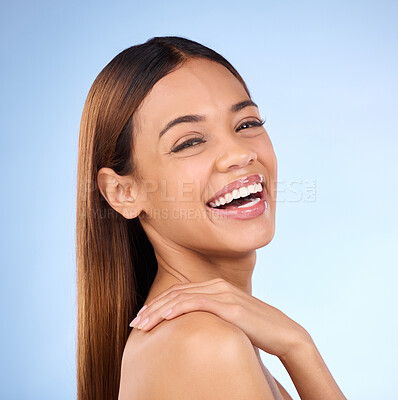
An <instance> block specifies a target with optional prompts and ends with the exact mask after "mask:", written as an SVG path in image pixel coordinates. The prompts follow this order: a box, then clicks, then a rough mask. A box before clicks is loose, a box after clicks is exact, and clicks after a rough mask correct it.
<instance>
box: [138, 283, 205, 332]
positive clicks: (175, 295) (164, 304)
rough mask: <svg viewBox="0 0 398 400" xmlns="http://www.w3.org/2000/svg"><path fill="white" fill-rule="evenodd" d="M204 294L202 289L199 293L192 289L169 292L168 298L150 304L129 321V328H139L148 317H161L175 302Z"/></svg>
mask: <svg viewBox="0 0 398 400" xmlns="http://www.w3.org/2000/svg"><path fill="white" fill-rule="evenodd" d="M199 289H200V288H199ZM187 290H188V289H187ZM204 294H205V292H204V291H203V289H201V291H197V290H196V291H195V290H194V289H192V290H189V292H171V293H169V295H168V296H165V297H163V298H161V299H160V300H158V301H157V302H156V303H154V304H152V306H151V307H148V308H147V309H145V310H144V311H143V312H142V313H141V314H140V315H138V314H137V317H136V318H134V319H133V321H131V323H130V326H131V327H136V326H139V325H140V324H141V323H142V322H143V321H145V320H146V319H147V318H148V317H149V316H153V315H161V313H162V311H164V310H167V309H168V308H170V307H171V306H173V305H174V304H175V303H177V302H180V301H185V300H186V299H189V298H191V297H192V296H195V295H204ZM205 295H206V296H209V295H211V293H206V294H205ZM152 318H153V317H151V318H150V319H152Z"/></svg>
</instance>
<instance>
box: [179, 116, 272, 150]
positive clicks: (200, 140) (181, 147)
mask: <svg viewBox="0 0 398 400" xmlns="http://www.w3.org/2000/svg"><path fill="white" fill-rule="evenodd" d="M264 124H265V119H263V120H261V122H259V121H257V120H252V121H246V122H243V124H241V125H240V126H239V128H241V127H242V126H243V125H252V127H256V128H257V127H258V126H263V125H264ZM239 128H238V129H237V132H239V131H240V130H242V129H239ZM194 142H198V143H204V142H205V140H203V139H200V138H192V139H189V140H187V141H185V142H184V143H181V144H179V145H178V146H177V147H175V148H174V149H173V150H171V152H172V153H177V152H178V151H181V150H184V149H186V148H188V147H192V146H188V145H187V144H190V143H194Z"/></svg>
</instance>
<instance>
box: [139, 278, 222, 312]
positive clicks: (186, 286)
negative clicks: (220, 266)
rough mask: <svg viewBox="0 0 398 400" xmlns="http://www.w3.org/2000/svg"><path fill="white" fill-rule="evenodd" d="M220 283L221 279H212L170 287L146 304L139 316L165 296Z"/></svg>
mask: <svg viewBox="0 0 398 400" xmlns="http://www.w3.org/2000/svg"><path fill="white" fill-rule="evenodd" d="M220 281H222V279H221V278H215V279H211V280H209V281H205V282H189V283H177V284H175V285H173V286H171V287H169V288H168V289H167V290H165V291H164V292H162V293H160V294H159V295H158V296H156V297H154V298H153V299H152V300H151V301H150V302H149V303H148V304H146V306H144V307H143V308H141V310H139V311H138V313H137V316H138V315H141V313H142V312H143V311H144V310H149V309H150V307H152V305H153V304H154V303H156V302H157V301H159V300H160V299H162V298H164V297H165V296H167V295H169V294H170V293H172V292H177V291H181V290H184V289H189V288H199V287H206V286H210V285H214V284H216V283H218V282H220Z"/></svg>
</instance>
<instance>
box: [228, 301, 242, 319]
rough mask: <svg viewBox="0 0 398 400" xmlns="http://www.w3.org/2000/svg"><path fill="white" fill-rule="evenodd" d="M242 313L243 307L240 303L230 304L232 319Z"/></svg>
mask: <svg viewBox="0 0 398 400" xmlns="http://www.w3.org/2000/svg"><path fill="white" fill-rule="evenodd" d="M242 313H243V307H242V306H241V305H240V304H233V305H232V306H231V316H232V318H233V319H236V320H238V319H240V317H241V315H242Z"/></svg>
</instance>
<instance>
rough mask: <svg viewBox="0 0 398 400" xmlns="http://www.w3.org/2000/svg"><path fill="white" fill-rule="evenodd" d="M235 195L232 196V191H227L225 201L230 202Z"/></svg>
mask: <svg viewBox="0 0 398 400" xmlns="http://www.w3.org/2000/svg"><path fill="white" fill-rule="evenodd" d="M233 198H234V197H233V196H232V194H231V193H227V194H226V195H225V201H226V202H227V203H230V202H231V201H232V200H233Z"/></svg>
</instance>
